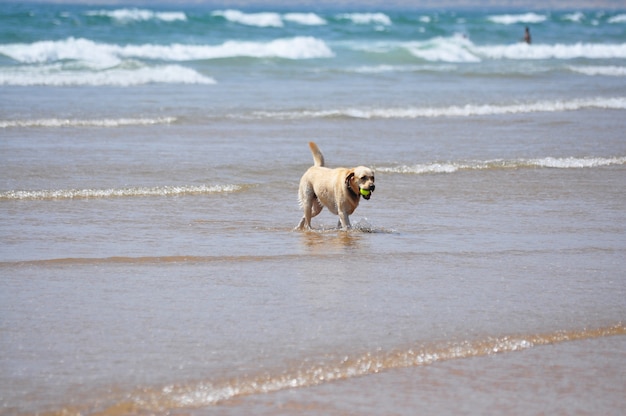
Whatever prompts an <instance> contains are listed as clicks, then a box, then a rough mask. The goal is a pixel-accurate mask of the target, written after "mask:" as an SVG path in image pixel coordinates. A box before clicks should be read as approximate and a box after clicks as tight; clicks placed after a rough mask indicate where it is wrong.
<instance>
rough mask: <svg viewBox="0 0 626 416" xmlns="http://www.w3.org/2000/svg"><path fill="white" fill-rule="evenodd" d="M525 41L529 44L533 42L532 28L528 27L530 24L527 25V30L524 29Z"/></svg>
mask: <svg viewBox="0 0 626 416" xmlns="http://www.w3.org/2000/svg"><path fill="white" fill-rule="evenodd" d="M524 42H526V43H528V44H529V45H530V43H531V38H530V29H529V28H528V26H526V30H524Z"/></svg>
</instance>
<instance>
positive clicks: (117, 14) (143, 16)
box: [85, 8, 187, 23]
mask: <svg viewBox="0 0 626 416" xmlns="http://www.w3.org/2000/svg"><path fill="white" fill-rule="evenodd" d="M85 15H87V16H100V17H108V18H110V19H113V20H116V21H118V22H121V23H128V22H135V21H145V20H162V21H164V22H175V21H183V22H184V21H187V15H186V14H185V12H155V11H152V10H146V9H137V8H134V9H116V10H91V11H88V12H86V13H85Z"/></svg>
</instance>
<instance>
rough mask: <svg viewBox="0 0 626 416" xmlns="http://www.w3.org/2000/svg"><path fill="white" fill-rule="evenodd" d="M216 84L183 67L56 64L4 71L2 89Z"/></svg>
mask: <svg viewBox="0 0 626 416" xmlns="http://www.w3.org/2000/svg"><path fill="white" fill-rule="evenodd" d="M215 83H216V81H215V80H214V79H213V78H211V77H207V76H204V75H202V74H200V73H198V72H197V71H195V70H193V69H191V68H185V67H183V66H180V65H158V66H153V67H148V66H143V65H126V67H123V66H122V67H115V68H107V69H103V70H97V69H96V70H92V69H89V68H76V67H72V66H71V65H64V64H52V65H36V66H28V67H10V68H4V69H2V70H0V85H15V86H33V85H40V86H55V87H60V86H114V87H129V86H135V85H145V84H204V85H211V84H215Z"/></svg>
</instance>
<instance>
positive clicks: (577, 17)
mask: <svg viewBox="0 0 626 416" xmlns="http://www.w3.org/2000/svg"><path fill="white" fill-rule="evenodd" d="M584 18H585V14H584V13H582V12H575V13H568V14H566V15H564V16H563V20H567V21H570V22H576V23H579V22H581V21H582V20H583V19H584Z"/></svg>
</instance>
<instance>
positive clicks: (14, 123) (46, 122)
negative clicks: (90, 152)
mask: <svg viewBox="0 0 626 416" xmlns="http://www.w3.org/2000/svg"><path fill="white" fill-rule="evenodd" d="M176 120H177V119H176V117H157V118H110V119H107V118H104V119H91V120H89V119H83V120H81V119H69V118H43V119H32V120H0V128H3V129H6V128H12V127H46V128H50V127H123V126H150V125H155V124H172V123H174V122H175V121H176Z"/></svg>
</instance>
